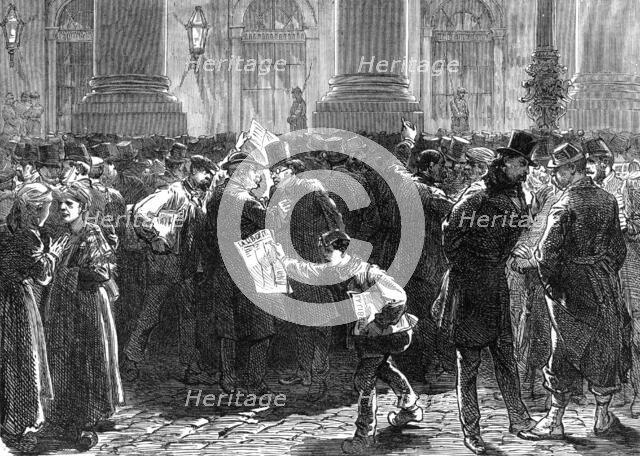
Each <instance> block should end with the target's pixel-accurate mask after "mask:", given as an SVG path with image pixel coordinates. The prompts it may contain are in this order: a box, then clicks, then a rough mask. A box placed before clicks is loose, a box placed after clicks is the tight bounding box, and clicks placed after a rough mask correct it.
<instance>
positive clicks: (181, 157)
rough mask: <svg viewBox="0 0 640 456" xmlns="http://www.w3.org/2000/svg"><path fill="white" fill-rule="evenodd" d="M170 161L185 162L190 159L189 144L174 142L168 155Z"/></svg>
mask: <svg viewBox="0 0 640 456" xmlns="http://www.w3.org/2000/svg"><path fill="white" fill-rule="evenodd" d="M166 159H167V162H169V163H185V162H187V161H189V154H188V153H187V146H185V145H184V144H182V143H178V142H177V143H173V145H172V146H171V149H170V150H169V156H168V157H166Z"/></svg>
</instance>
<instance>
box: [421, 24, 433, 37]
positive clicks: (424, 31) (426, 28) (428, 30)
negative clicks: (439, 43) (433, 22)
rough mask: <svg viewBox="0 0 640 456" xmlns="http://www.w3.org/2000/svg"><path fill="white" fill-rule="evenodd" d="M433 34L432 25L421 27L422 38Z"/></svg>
mask: <svg viewBox="0 0 640 456" xmlns="http://www.w3.org/2000/svg"><path fill="white" fill-rule="evenodd" d="M432 36H433V27H431V26H430V25H426V26H424V27H422V38H431V37H432Z"/></svg>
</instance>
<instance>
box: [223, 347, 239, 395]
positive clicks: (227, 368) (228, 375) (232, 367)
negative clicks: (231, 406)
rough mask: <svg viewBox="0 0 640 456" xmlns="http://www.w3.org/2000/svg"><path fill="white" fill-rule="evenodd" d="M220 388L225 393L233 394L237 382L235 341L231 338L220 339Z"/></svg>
mask: <svg viewBox="0 0 640 456" xmlns="http://www.w3.org/2000/svg"><path fill="white" fill-rule="evenodd" d="M220 364H221V371H222V374H221V375H220V388H222V390H223V391H224V392H225V393H227V394H234V393H235V392H236V386H237V384H238V377H237V376H236V342H235V340H231V339H221V340H220Z"/></svg>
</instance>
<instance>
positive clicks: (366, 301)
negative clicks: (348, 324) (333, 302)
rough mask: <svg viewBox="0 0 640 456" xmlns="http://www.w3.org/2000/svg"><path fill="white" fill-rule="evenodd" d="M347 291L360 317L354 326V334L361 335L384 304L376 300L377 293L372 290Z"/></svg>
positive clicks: (357, 315)
mask: <svg viewBox="0 0 640 456" xmlns="http://www.w3.org/2000/svg"><path fill="white" fill-rule="evenodd" d="M347 293H348V294H349V299H351V302H352V303H353V311H354V313H355V314H356V318H357V319H358V320H357V321H356V324H355V327H354V328H353V335H354V336H359V335H360V334H361V333H362V330H363V329H364V328H365V327H366V326H367V325H368V324H369V323H371V322H372V321H373V319H374V318H375V316H376V314H377V313H378V312H379V311H380V309H381V308H382V306H381V303H377V302H376V299H375V295H374V294H373V293H371V292H368V291H365V292H363V293H356V292H353V291H348V292H347Z"/></svg>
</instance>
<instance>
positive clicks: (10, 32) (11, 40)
mask: <svg viewBox="0 0 640 456" xmlns="http://www.w3.org/2000/svg"><path fill="white" fill-rule="evenodd" d="M0 27H2V31H3V32H4V41H5V46H6V48H7V50H8V51H9V66H10V67H13V55H14V54H15V52H16V50H17V49H18V48H19V47H20V39H21V38H22V29H23V28H24V22H23V21H22V19H20V17H18V12H17V11H16V6H15V5H14V4H13V3H11V4H9V9H8V10H7V14H6V15H5V17H4V19H3V20H2V22H0Z"/></svg>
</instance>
